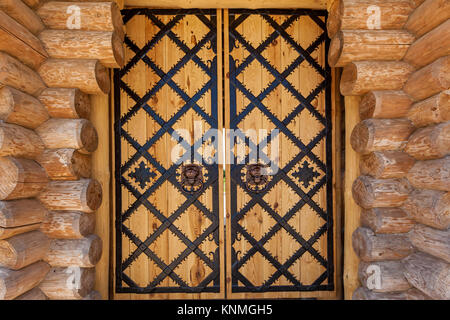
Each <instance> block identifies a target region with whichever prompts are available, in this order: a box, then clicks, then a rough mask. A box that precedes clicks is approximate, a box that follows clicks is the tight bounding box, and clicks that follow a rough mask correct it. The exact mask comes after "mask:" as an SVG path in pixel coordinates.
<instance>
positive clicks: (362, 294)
mask: <svg viewBox="0 0 450 320" xmlns="http://www.w3.org/2000/svg"><path fill="white" fill-rule="evenodd" d="M352 299H353V300H431V298H430V297H428V296H427V295H426V294H424V293H423V292H421V291H420V290H417V289H416V288H411V289H409V290H407V291H403V292H373V291H371V290H369V289H367V288H364V287H359V288H358V289H356V290H355V292H354V293H353V297H352Z"/></svg>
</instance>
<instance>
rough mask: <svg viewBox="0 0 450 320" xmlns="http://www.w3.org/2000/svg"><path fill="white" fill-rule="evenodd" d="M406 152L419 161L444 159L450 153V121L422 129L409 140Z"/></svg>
mask: <svg viewBox="0 0 450 320" xmlns="http://www.w3.org/2000/svg"><path fill="white" fill-rule="evenodd" d="M405 152H407V153H408V154H409V155H410V156H412V157H414V158H416V159H417V160H430V159H437V158H442V157H444V156H446V155H447V154H449V153H450V121H447V122H444V123H441V124H438V125H435V126H428V127H425V128H420V129H418V130H416V131H415V132H414V133H413V134H412V135H411V136H410V137H409V140H408V143H407V144H406V147H405Z"/></svg>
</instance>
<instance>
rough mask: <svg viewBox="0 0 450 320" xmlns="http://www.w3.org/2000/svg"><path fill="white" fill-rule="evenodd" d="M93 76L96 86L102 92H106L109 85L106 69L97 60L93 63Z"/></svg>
mask: <svg viewBox="0 0 450 320" xmlns="http://www.w3.org/2000/svg"><path fill="white" fill-rule="evenodd" d="M95 76H96V77H95V78H96V81H97V85H98V88H99V89H100V90H101V92H103V93H104V94H108V93H109V90H110V87H111V84H110V80H109V76H108V71H107V69H106V68H105V66H103V65H102V64H101V63H100V62H99V61H97V63H96V65H95Z"/></svg>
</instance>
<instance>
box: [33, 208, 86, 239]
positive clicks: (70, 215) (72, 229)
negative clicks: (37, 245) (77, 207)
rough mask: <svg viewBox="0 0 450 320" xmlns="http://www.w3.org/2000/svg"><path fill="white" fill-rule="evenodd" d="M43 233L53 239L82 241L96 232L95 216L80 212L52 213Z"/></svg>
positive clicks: (44, 223) (45, 222) (46, 221)
mask: <svg viewBox="0 0 450 320" xmlns="http://www.w3.org/2000/svg"><path fill="white" fill-rule="evenodd" d="M41 231H42V232H43V233H45V234H46V235H47V236H48V237H49V238H53V239H82V238H84V237H86V236H88V235H90V234H92V233H94V231H95V215H94V214H91V213H84V212H78V211H50V212H49V213H48V214H47V216H46V218H45V220H44V222H43V223H42V225H41Z"/></svg>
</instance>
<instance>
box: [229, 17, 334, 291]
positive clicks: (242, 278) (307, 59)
mask: <svg viewBox="0 0 450 320" xmlns="http://www.w3.org/2000/svg"><path fill="white" fill-rule="evenodd" d="M255 15H257V16H258V17H260V19H262V21H265V23H266V24H267V25H269V26H270V27H271V28H272V29H271V30H272V33H271V34H270V35H269V36H268V37H267V38H266V39H265V40H263V41H262V42H261V43H260V44H258V45H257V46H256V47H255V46H253V45H252V43H251V42H250V41H249V40H247V39H246V35H245V34H241V33H240V32H239V31H238V30H239V26H240V25H242V24H243V23H244V22H245V21H246V20H247V19H249V17H252V16H253V17H254V16H255ZM277 15H284V16H285V17H286V19H285V20H284V22H282V23H278V22H277V20H276V19H274V18H273V17H274V16H277ZM301 17H309V18H310V19H311V20H312V21H314V22H315V23H316V24H317V25H318V26H319V27H320V29H321V32H322V33H321V34H320V35H319V36H318V37H317V39H316V40H315V41H313V42H312V43H311V44H310V45H309V46H308V47H306V48H303V47H302V46H301V45H300V44H299V43H298V42H297V41H295V40H294V39H293V37H292V36H291V35H289V32H288V31H287V29H288V28H289V27H290V26H291V25H292V24H293V23H294V22H295V21H297V20H298V19H300V18H301ZM321 17H324V18H325V19H326V12H325V11H312V10H239V9H235V10H229V21H230V28H229V30H228V32H229V39H230V40H229V41H230V52H225V54H227V55H229V58H230V65H229V68H230V69H229V71H230V72H229V77H230V80H229V81H230V122H229V126H230V129H235V130H237V129H239V126H240V125H241V124H242V123H243V121H244V120H245V119H246V118H247V117H248V116H249V114H250V113H251V112H252V111H254V110H256V111H257V112H260V113H261V114H262V115H264V116H265V118H266V119H268V120H269V121H270V122H271V123H272V124H273V125H274V127H275V128H276V129H278V130H279V134H280V135H284V136H285V137H287V139H289V141H290V143H292V144H293V145H295V146H296V147H298V149H299V150H300V151H299V153H298V154H296V155H295V156H294V157H293V158H292V159H291V160H290V161H289V162H288V163H287V164H286V165H285V166H284V167H283V168H279V170H278V172H277V173H276V174H275V175H273V176H272V177H271V179H270V181H269V182H268V183H267V185H266V186H265V188H264V190H263V191H261V192H252V191H251V190H248V189H247V188H245V181H244V180H245V177H244V175H243V174H242V170H243V169H244V167H245V165H242V164H234V165H232V166H231V208H230V210H231V244H229V245H231V246H232V247H231V263H232V265H231V274H232V281H231V282H232V292H271V291H272V292H274V291H316V290H333V288H334V285H333V283H334V281H333V273H334V270H333V255H332V254H333V232H332V231H333V221H332V217H333V208H332V176H331V171H332V165H331V163H332V162H331V118H330V116H331V104H330V101H331V100H330V98H331V91H330V90H331V89H330V84H331V82H330V79H331V76H330V69H329V67H328V65H326V64H325V65H324V66H322V65H320V64H319V62H318V61H316V59H314V58H313V57H312V55H311V53H312V52H314V51H315V50H316V49H317V48H318V47H319V45H325V52H327V51H328V40H327V36H326V27H325V24H326V22H325V19H321ZM280 38H281V40H283V41H285V42H286V43H287V44H288V45H289V46H290V47H291V48H293V49H294V50H295V52H296V54H297V57H296V58H295V59H294V60H293V61H292V62H291V63H290V65H288V66H287V67H286V68H285V69H284V70H277V68H275V67H274V66H273V65H272V64H271V61H268V60H267V59H266V58H265V57H264V55H263V52H264V50H266V49H267V48H268V47H269V45H271V44H272V43H274V41H275V40H277V39H278V40H280ZM235 48H240V50H245V52H246V54H248V55H247V56H246V58H244V59H243V60H242V61H239V60H237V59H234V58H233V54H232V52H233V49H235ZM255 62H256V63H259V65H260V67H261V68H263V70H265V71H267V72H268V73H269V74H270V75H271V76H272V77H273V80H272V81H271V82H269V83H268V85H267V87H265V88H263V89H262V91H261V92H260V93H259V94H255V93H253V92H252V91H251V90H250V89H248V88H247V87H246V85H247V83H243V82H241V81H240V80H239V76H240V75H241V74H242V73H243V72H245V70H246V68H247V67H248V66H249V65H250V64H252V63H255ZM301 64H308V66H311V67H312V68H314V70H315V72H316V73H317V74H318V75H320V76H322V77H323V81H321V82H320V83H319V84H318V85H317V86H316V87H315V88H314V89H313V90H312V91H311V92H310V93H309V95H307V96H304V95H302V94H301V93H300V92H299V91H298V90H297V89H296V88H295V87H294V85H292V84H291V83H290V82H289V81H288V80H287V78H288V76H289V75H290V74H291V73H292V72H293V71H294V70H295V69H296V68H298V67H299V66H300V65H301ZM279 87H283V90H286V91H287V92H289V93H290V95H291V96H293V97H294V98H295V99H296V101H297V103H298V105H297V107H295V108H294V109H293V110H292V111H291V112H290V113H289V114H288V115H287V116H286V117H285V118H283V119H280V118H278V117H277V116H276V115H275V114H273V113H272V112H271V110H270V108H268V106H266V105H265V104H264V103H263V101H264V99H265V98H267V97H268V96H269V95H270V93H272V92H273V91H274V90H275V89H276V88H279ZM322 92H324V93H325V94H324V96H325V115H323V114H321V113H320V112H319V111H318V110H317V108H315V107H314V106H313V105H312V101H313V100H314V99H315V98H316V97H318V95H319V94H320V93H322ZM237 94H240V95H243V96H244V97H245V98H246V99H247V100H248V105H246V106H243V107H242V108H241V109H240V111H238V105H237V100H236V96H237ZM303 111H307V112H309V113H310V114H311V115H312V116H313V117H314V118H315V119H316V121H318V122H319V123H321V124H322V125H323V130H320V131H319V132H318V133H317V135H316V136H315V137H314V138H313V139H312V140H311V141H308V142H305V141H302V138H301V137H299V136H298V134H296V133H294V132H292V131H291V130H289V128H288V125H289V124H290V123H292V121H293V120H294V119H295V118H296V117H297V115H299V114H300V113H301V112H303ZM273 138H274V136H271V135H269V136H267V137H266V138H264V139H262V140H261V141H260V142H259V144H258V145H256V142H253V141H252V140H250V139H245V138H244V139H241V140H243V141H245V144H246V146H247V147H248V149H251V150H263V149H264V148H265V147H267V146H268V145H269V143H270V142H271V139H273ZM322 140H325V142H326V156H325V157H324V158H325V159H321V158H320V157H318V156H317V155H316V154H315V153H314V152H313V151H312V149H313V148H314V147H315V146H317V145H318V144H319V143H320V142H321V141H322ZM235 143H237V140H235V141H231V144H235ZM232 156H233V157H234V163H242V162H238V159H237V157H236V156H235V155H232ZM249 156H250V155H247V156H246V159H245V162H244V163H248V161H249V160H250V159H249ZM263 158H264V159H259V160H262V161H263V162H269V163H270V158H269V157H268V156H267V155H265V154H263ZM305 159H310V161H311V163H313V164H314V166H315V167H316V168H317V169H314V168H312V167H310V164H309V162H307V161H306V160H305ZM316 170H319V171H321V172H323V173H324V174H323V176H322V177H320V176H321V175H320V174H319V173H318V172H317V171H316ZM291 176H292V177H294V178H296V179H297V181H295V179H292V178H291ZM279 182H282V183H284V184H286V185H287V186H288V188H290V189H291V190H293V191H294V192H295V193H296V194H297V195H299V199H300V200H299V201H298V202H297V203H296V204H295V205H293V206H292V207H291V208H290V209H289V210H288V211H287V212H286V213H285V214H284V215H281V214H280V213H279V212H277V210H276V208H274V207H273V206H271V205H269V204H268V203H267V202H266V201H265V200H264V197H265V195H267V194H269V193H270V191H271V190H273V188H274V186H276V185H277V183H279ZM299 182H302V184H303V187H310V188H308V190H306V191H305V190H304V189H302V187H300V186H299ZM238 187H240V189H241V190H245V191H244V192H245V193H246V196H247V197H249V198H250V200H249V201H248V202H247V203H246V204H245V205H243V207H242V208H240V209H238V206H237V202H238V198H242V195H239V192H238ZM322 187H325V188H326V194H327V199H326V210H324V209H322V208H321V206H320V205H319V204H317V203H316V202H315V201H314V200H313V196H314V195H315V194H316V193H317V192H318V191H319V190H320V189H321V188H322ZM305 205H308V206H309V207H310V208H312V210H314V212H315V213H316V214H317V215H318V216H319V217H320V218H321V219H322V221H323V224H322V225H321V226H320V227H319V228H318V229H317V230H316V231H315V232H314V233H313V234H312V236H310V237H308V238H306V239H305V236H304V235H302V234H301V233H300V232H298V231H297V230H296V229H295V228H294V227H293V226H292V225H291V224H290V219H291V218H292V217H293V216H295V214H296V213H297V212H299V211H300V210H301V209H302V208H303V207H304V206H305ZM255 206H260V207H261V208H262V209H263V210H264V211H265V212H267V213H268V215H269V216H270V217H271V218H272V219H273V220H274V221H275V225H274V226H273V227H271V228H270V229H269V230H268V231H267V232H266V233H265V234H264V235H263V236H262V237H261V239H255V236H254V235H252V234H251V233H250V232H249V231H248V230H246V228H245V227H244V223H242V222H243V220H244V219H245V217H246V215H248V214H249V213H250V211H251V210H252V209H253V208H254V207H255ZM280 230H281V231H283V230H284V231H285V232H287V234H288V235H289V236H290V237H291V239H292V240H291V241H295V242H297V243H298V245H299V248H298V249H297V250H295V252H294V253H293V254H292V255H291V256H290V257H289V258H288V259H287V260H286V261H285V262H281V261H278V259H277V257H276V256H275V255H273V254H272V253H271V252H270V251H269V250H268V249H267V248H266V246H265V245H266V244H267V243H268V242H269V241H270V240H271V239H273V237H274V235H275V234H276V233H277V232H279V231H280ZM321 236H325V237H326V239H327V252H326V255H325V256H324V255H323V254H321V253H320V252H319V251H318V250H317V249H315V248H314V244H315V243H317V241H318V240H319V238H320V237H321ZM243 240H245V241H246V242H248V243H249V244H250V249H249V250H247V252H240V251H239V250H236V249H235V248H234V247H233V245H234V244H235V243H237V242H240V241H243ZM306 252H308V253H309V254H310V255H311V256H312V257H313V259H314V260H315V261H316V262H317V263H318V264H319V265H320V266H322V267H323V268H324V269H325V271H324V272H323V273H322V274H320V276H319V277H317V279H316V280H315V281H313V282H312V283H310V284H303V283H302V282H301V281H300V279H298V274H296V273H295V272H294V273H292V272H291V271H290V270H289V268H290V267H291V266H293V265H294V264H295V263H296V262H297V261H298V260H299V259H301V257H302V256H303V255H304V254H305V253H306ZM257 253H258V254H259V255H262V257H263V258H264V259H265V261H267V262H268V263H269V264H270V265H271V266H273V269H274V270H276V271H274V272H273V274H271V276H270V277H268V278H267V279H265V280H264V281H263V283H262V284H261V285H257V284H254V283H252V282H251V281H250V280H249V279H248V277H246V275H245V274H244V273H245V272H243V271H242V267H243V266H245V264H246V263H248V262H249V261H250V259H252V258H253V257H254V256H255V255H256V254H257ZM256 268H262V266H256ZM281 276H284V277H285V278H286V279H287V281H288V282H289V285H277V284H276V282H277V280H279V279H280V277H281Z"/></svg>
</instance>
